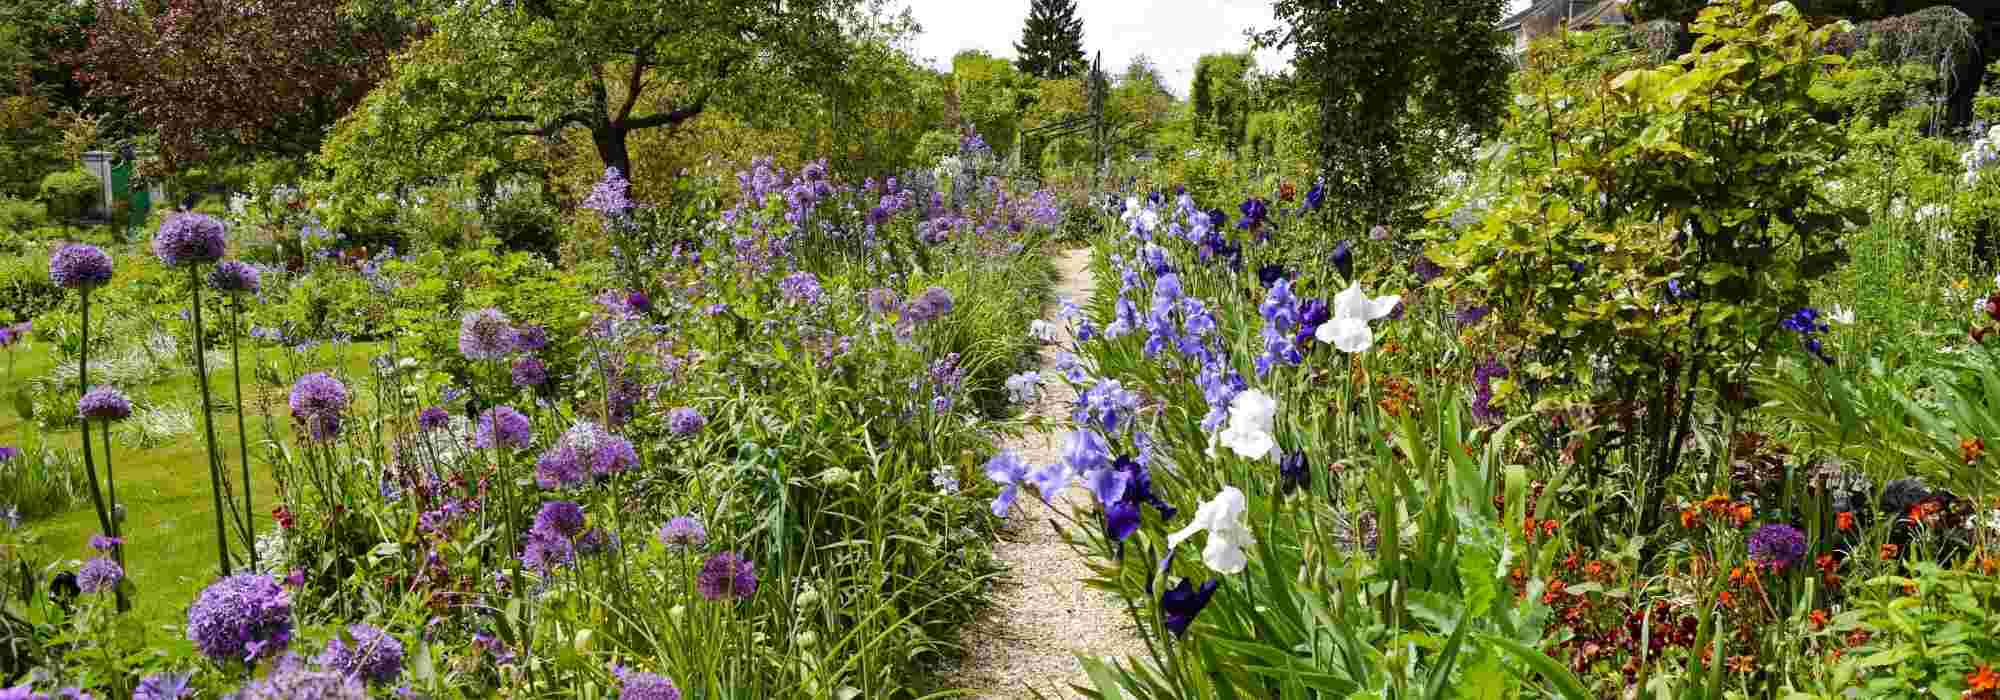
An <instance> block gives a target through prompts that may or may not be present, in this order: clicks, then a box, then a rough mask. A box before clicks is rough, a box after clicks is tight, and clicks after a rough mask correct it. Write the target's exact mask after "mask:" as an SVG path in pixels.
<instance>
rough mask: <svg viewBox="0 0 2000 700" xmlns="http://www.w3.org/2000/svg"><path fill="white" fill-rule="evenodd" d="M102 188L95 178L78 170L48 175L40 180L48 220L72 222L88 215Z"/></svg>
mask: <svg viewBox="0 0 2000 700" xmlns="http://www.w3.org/2000/svg"><path fill="white" fill-rule="evenodd" d="M103 187H104V185H103V183H102V181H100V180H98V179H97V176H95V175H92V174H90V172H89V171H87V170H83V169H80V168H79V169H77V170H68V171H63V172H58V173H50V174H49V175H48V177H44V178H42V190H41V192H42V203H43V204H45V205H46V206H47V207H48V213H49V217H50V218H53V219H56V220H58V221H70V222H73V221H76V220H79V219H82V218H84V217H85V216H88V215H89V214H90V211H91V208H92V207H95V206H96V205H97V197H98V195H99V193H101V192H102V191H103Z"/></svg>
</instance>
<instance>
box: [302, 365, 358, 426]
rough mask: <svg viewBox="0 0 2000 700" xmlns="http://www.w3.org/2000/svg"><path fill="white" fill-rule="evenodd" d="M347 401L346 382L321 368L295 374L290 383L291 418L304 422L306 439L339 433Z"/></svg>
mask: <svg viewBox="0 0 2000 700" xmlns="http://www.w3.org/2000/svg"><path fill="white" fill-rule="evenodd" d="M347 403H348V395H347V385H345V384H341V383H340V380H338V379H334V378H333V376H332V375H329V374H327V373H325V372H313V373H311V374H308V375H305V376H303V377H299V380H298V381H297V382H294V383H293V384H292V395H291V407H292V419H293V420H296V421H298V422H299V424H300V425H303V426H305V428H306V434H307V436H308V437H309V438H310V439H313V440H329V439H332V438H333V436H335V435H338V434H340V420H341V418H342V416H343V415H344V414H345V413H346V412H347Z"/></svg>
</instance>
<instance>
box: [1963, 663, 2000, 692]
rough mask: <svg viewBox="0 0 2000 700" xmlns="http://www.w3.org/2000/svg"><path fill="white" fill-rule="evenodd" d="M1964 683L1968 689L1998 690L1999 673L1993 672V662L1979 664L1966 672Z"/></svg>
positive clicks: (1999, 682)
mask: <svg viewBox="0 0 2000 700" xmlns="http://www.w3.org/2000/svg"><path fill="white" fill-rule="evenodd" d="M1965 685H1966V688H1967V689H1968V690H2000V673H1994V672H1993V664H1980V665H1979V668H1977V669H1974V670H1973V671H1972V673H1968V674H1966V676H1965Z"/></svg>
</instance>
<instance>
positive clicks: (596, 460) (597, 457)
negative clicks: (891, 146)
mask: <svg viewBox="0 0 2000 700" xmlns="http://www.w3.org/2000/svg"><path fill="white" fill-rule="evenodd" d="M637 466H639V451H638V450H635V449H633V448H632V441H631V440H627V439H625V438H623V437H621V436H618V435H606V436H605V437H604V441H603V442H600V443H598V444H597V449H596V450H595V451H593V452H592V453H591V456H590V471H591V472H592V473H595V474H618V473H622V472H625V471H627V470H630V469H632V468H633V467H637Z"/></svg>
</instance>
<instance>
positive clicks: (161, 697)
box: [132, 673, 194, 700]
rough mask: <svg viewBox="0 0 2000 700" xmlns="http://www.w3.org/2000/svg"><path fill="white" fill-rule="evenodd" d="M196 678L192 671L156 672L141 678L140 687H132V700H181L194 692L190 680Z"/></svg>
mask: <svg viewBox="0 0 2000 700" xmlns="http://www.w3.org/2000/svg"><path fill="white" fill-rule="evenodd" d="M191 680H194V674H192V673H155V674H152V675H149V676H146V677H145V678H141V679H139V687H137V688H133V689H132V700H180V699H181V698H184V697H187V696H189V695H192V694H194V692H193V689H192V688H189V687H188V681H191Z"/></svg>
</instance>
